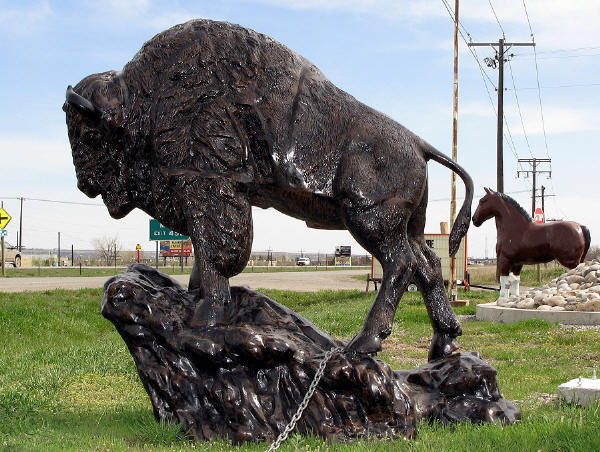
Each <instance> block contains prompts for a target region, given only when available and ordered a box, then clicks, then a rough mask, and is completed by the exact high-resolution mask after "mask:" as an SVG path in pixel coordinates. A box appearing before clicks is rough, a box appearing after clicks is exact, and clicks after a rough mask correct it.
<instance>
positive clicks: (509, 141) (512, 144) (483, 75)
mask: <svg viewBox="0 0 600 452" xmlns="http://www.w3.org/2000/svg"><path fill="white" fill-rule="evenodd" d="M442 3H443V4H444V7H445V8H446V11H447V12H448V15H449V16H450V19H451V20H452V22H453V23H454V11H453V10H452V7H451V6H450V5H449V4H448V2H447V0H442ZM459 25H460V28H461V29H462V30H464V34H466V35H467V36H469V41H467V39H466V38H465V36H464V34H463V32H462V31H460V30H459V33H460V36H461V38H462V40H463V41H464V43H465V44H466V45H467V49H468V50H469V52H470V53H471V56H472V57H473V58H474V59H475V62H476V63H477V66H478V67H479V72H480V74H481V78H482V80H483V84H484V86H485V90H486V92H487V95H488V99H489V101H490V105H491V107H492V111H493V112H494V115H495V116H496V118H498V112H497V110H496V105H495V104H494V101H493V99H492V94H491V93H490V89H489V87H488V82H487V81H486V78H487V80H488V81H489V83H490V84H491V85H492V86H493V87H494V90H495V91H498V88H497V87H496V85H494V82H493V81H492V79H491V78H490V76H489V75H488V74H487V72H486V71H485V69H484V68H483V66H482V64H481V62H480V61H479V56H478V55H477V52H476V51H475V48H474V47H471V46H470V45H469V43H471V42H472V41H473V39H472V37H471V34H470V33H469V32H468V31H467V30H466V28H465V27H464V25H462V23H461V22H460V20H459ZM502 118H503V122H504V123H505V124H506V131H507V133H508V138H507V136H506V134H505V133H504V132H503V133H502V137H503V139H504V140H505V141H506V143H507V144H508V147H509V149H510V150H511V152H512V153H513V155H514V156H515V160H516V161H517V164H518V165H519V167H520V168H521V169H523V167H522V166H521V163H519V155H518V154H517V150H516V146H515V142H514V140H513V137H512V134H511V132H510V128H509V126H508V121H507V120H506V116H505V115H504V114H503V115H502Z"/></svg>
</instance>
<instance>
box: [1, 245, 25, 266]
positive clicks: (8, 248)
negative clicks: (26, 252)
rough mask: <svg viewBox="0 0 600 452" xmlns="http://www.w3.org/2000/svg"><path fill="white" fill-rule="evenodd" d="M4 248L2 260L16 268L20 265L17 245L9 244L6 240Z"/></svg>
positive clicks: (19, 253)
mask: <svg viewBox="0 0 600 452" xmlns="http://www.w3.org/2000/svg"><path fill="white" fill-rule="evenodd" d="M4 249H5V252H6V254H5V255H4V261H5V262H6V263H7V264H12V265H13V267H15V268H18V267H20V266H21V252H20V251H19V247H18V246H14V245H11V244H10V243H8V242H4Z"/></svg>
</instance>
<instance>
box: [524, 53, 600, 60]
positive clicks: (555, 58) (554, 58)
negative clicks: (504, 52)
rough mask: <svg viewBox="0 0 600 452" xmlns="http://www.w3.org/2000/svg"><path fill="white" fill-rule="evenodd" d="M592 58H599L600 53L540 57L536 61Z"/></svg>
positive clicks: (528, 55)
mask: <svg viewBox="0 0 600 452" xmlns="http://www.w3.org/2000/svg"><path fill="white" fill-rule="evenodd" d="M540 53H541V52H540ZM515 56H521V57H531V56H535V54H532V53H525V54H524V53H522V54H519V55H515ZM593 56H600V53H586V54H583V55H556V56H542V57H538V60H562V59H569V58H583V57H593Z"/></svg>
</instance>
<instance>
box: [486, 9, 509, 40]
mask: <svg viewBox="0 0 600 452" xmlns="http://www.w3.org/2000/svg"><path fill="white" fill-rule="evenodd" d="M488 3H489V4H490V8H492V13H494V17H495V18H496V22H497V23H498V26H499V27H500V31H501V32H502V37H503V38H504V37H505V36H504V28H502V24H500V21H499V20H498V15H497V14H496V10H495V9H494V7H493V6H492V0H488Z"/></svg>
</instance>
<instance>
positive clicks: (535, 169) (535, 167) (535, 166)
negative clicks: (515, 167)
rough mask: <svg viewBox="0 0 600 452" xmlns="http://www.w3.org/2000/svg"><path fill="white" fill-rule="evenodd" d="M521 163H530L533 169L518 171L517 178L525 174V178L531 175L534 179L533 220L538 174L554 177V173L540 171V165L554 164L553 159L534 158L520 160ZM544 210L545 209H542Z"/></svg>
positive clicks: (532, 197)
mask: <svg viewBox="0 0 600 452" xmlns="http://www.w3.org/2000/svg"><path fill="white" fill-rule="evenodd" d="M519 162H520V163H529V164H530V165H531V169H530V170H523V171H517V177H519V176H521V173H522V174H525V177H527V176H529V174H531V175H532V179H533V185H532V189H531V190H532V191H531V218H533V217H534V216H535V198H536V195H535V193H536V176H537V174H538V173H540V174H542V173H547V174H548V177H551V176H552V171H548V170H544V171H542V170H539V169H538V164H540V163H550V162H552V159H536V158H532V159H519ZM542 210H544V209H542Z"/></svg>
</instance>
